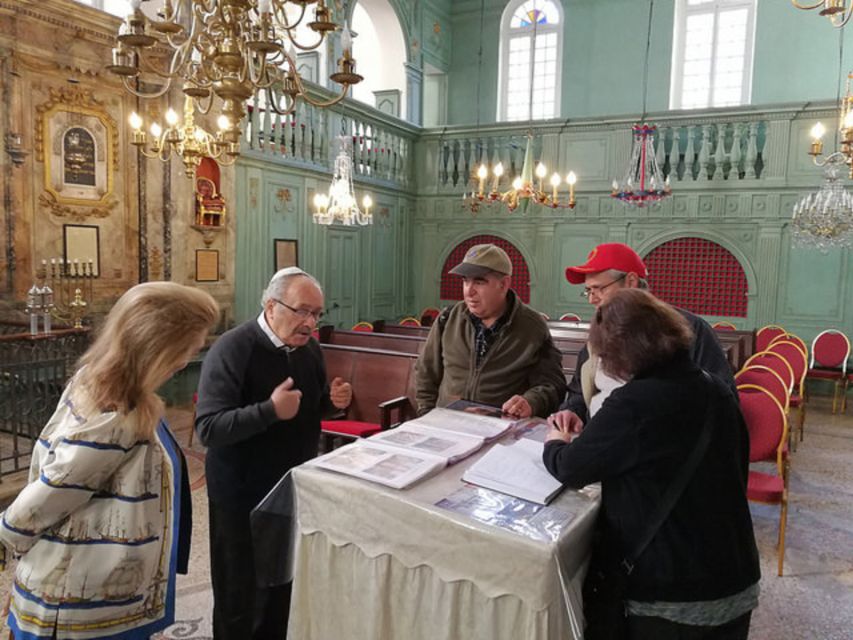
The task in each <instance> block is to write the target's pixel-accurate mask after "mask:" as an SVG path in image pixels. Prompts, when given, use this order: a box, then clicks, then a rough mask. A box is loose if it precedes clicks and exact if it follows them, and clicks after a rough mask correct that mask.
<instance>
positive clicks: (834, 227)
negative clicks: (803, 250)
mask: <svg viewBox="0 0 853 640" xmlns="http://www.w3.org/2000/svg"><path fill="white" fill-rule="evenodd" d="M844 164H845V158H844V156H843V155H842V154H840V153H834V154H832V155H831V156H829V158H827V161H826V162H825V163H824V165H823V166H824V172H823V184H822V185H821V187H820V189H819V190H818V191H815V192H814V193H810V194H809V195H807V196H806V197H804V198H803V199H802V200H800V201H799V202H798V203H797V204H796V205H795V206H794V216H793V218H792V220H791V235H792V239H793V242H794V244H795V245H797V246H801V247H810V248H816V249H818V250H820V251H821V252H823V253H825V252H826V251H827V250H828V249H830V248H831V247H850V246H851V241H853V196H851V195H850V192H848V191H847V190H846V189H845V188H844V187H843V186H842V185H841V182H840V177H841V171H842V167H843V166H844Z"/></svg>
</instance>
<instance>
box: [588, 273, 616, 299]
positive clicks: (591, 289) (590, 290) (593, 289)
mask: <svg viewBox="0 0 853 640" xmlns="http://www.w3.org/2000/svg"><path fill="white" fill-rule="evenodd" d="M627 275H628V274H627V273H623V274H622V275H621V276H619V277H618V278H616V279H615V280H613V281H612V282H608V283H607V284H602V285H592V286H591V287H584V288H583V291H581V298H589V297H590V296H591V295H592V294H593V293H594V294H596V295H598V294H600V293H601V292H602V291H604V290H605V289H606V288H607V287H609V286H610V285H612V284H616V283H617V282H619V281H620V280H624V279H625V276H627Z"/></svg>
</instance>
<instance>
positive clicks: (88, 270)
mask: <svg viewBox="0 0 853 640" xmlns="http://www.w3.org/2000/svg"><path fill="white" fill-rule="evenodd" d="M94 277H95V271H94V263H93V261H92V260H88V261H86V260H82V261H81V260H77V259H75V260H73V261H72V260H63V259H62V258H51V259H50V264H48V261H47V260H42V261H41V267H40V268H39V269H38V270H37V271H36V280H37V282H36V284H34V285H33V286H32V288H31V289H30V291H29V295H28V296H27V310H28V311H29V312H30V333H38V315H39V314H41V315H42V316H43V317H44V332H45V333H50V317H51V316H53V317H54V318H57V319H58V320H61V321H63V322H65V323H69V324H71V325H72V326H73V327H74V328H75V329H79V328H81V327H82V326H83V316H84V315H85V314H86V308H87V307H88V306H89V304H90V303H91V301H92V280H93V279H94ZM34 317H35V318H36V319H35V324H34V320H33V318H34Z"/></svg>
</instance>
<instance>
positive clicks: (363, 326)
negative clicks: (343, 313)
mask: <svg viewBox="0 0 853 640" xmlns="http://www.w3.org/2000/svg"><path fill="white" fill-rule="evenodd" d="M352 330H353V331H364V332H371V331H373V325H372V324H371V323H369V322H364V321H363V320H362V321H361V322H356V323H355V324H354V325H352Z"/></svg>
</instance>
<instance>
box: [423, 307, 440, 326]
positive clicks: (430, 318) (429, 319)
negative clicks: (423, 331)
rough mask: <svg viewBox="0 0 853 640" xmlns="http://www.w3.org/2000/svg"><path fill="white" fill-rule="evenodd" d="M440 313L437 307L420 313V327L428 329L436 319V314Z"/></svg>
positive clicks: (427, 308)
mask: <svg viewBox="0 0 853 640" xmlns="http://www.w3.org/2000/svg"><path fill="white" fill-rule="evenodd" d="M440 313H441V309H439V308H438V307H426V308H425V309H424V310H423V311H421V326H423V327H429V326H431V325H432V323H433V322H435V319H436V318H437V317H438V314H440Z"/></svg>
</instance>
